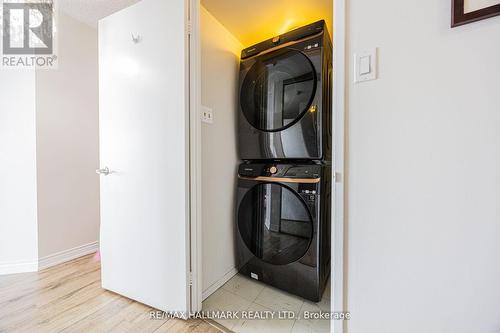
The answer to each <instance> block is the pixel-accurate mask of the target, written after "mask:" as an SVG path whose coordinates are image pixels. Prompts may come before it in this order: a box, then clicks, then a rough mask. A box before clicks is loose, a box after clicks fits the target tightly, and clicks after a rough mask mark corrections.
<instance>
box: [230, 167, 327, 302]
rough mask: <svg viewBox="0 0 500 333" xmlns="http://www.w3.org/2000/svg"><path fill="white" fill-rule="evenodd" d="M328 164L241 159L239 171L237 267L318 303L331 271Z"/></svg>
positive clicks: (245, 273) (242, 272)
mask: <svg viewBox="0 0 500 333" xmlns="http://www.w3.org/2000/svg"><path fill="white" fill-rule="evenodd" d="M331 172H332V170H331V167H330V166H328V165H321V164H274V163H267V164H256V163H248V162H247V163H243V164H241V165H240V167H239V171H238V193H237V213H236V215H237V216H236V221H237V222H236V224H237V228H236V230H237V232H236V233H237V235H236V250H237V251H236V252H237V256H236V257H237V264H238V268H239V272H240V273H241V274H244V275H247V276H249V277H251V278H253V279H256V280H259V281H262V282H264V283H267V284H269V285H272V286H274V287H276V288H279V289H282V290H285V291H287V292H290V293H292V294H296V295H298V296H301V297H303V298H306V299H308V300H311V301H313V302H319V301H320V300H321V296H322V294H323V291H324V288H325V285H326V282H327V279H328V276H329V274H330V247H331V246H330V230H331V226H330V225H331V222H330V220H331V211H330V207H331V205H330V201H331V199H332V198H331V186H332V183H331V180H332V176H331Z"/></svg>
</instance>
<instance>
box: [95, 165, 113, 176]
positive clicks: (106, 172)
mask: <svg viewBox="0 0 500 333" xmlns="http://www.w3.org/2000/svg"><path fill="white" fill-rule="evenodd" d="M95 172H96V173H97V174H98V175H105V176H108V175H109V174H110V173H111V171H110V170H109V168H108V167H105V168H104V169H97V170H96V171H95Z"/></svg>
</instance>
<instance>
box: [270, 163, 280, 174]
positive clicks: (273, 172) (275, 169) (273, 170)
mask: <svg viewBox="0 0 500 333" xmlns="http://www.w3.org/2000/svg"><path fill="white" fill-rule="evenodd" d="M269 172H270V173H271V175H274V174H275V173H276V172H278V168H277V167H276V166H274V165H273V166H272V167H270V168H269Z"/></svg>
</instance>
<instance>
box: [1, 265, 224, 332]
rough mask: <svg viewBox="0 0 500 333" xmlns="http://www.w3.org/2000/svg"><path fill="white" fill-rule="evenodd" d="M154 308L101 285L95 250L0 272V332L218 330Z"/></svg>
mask: <svg viewBox="0 0 500 333" xmlns="http://www.w3.org/2000/svg"><path fill="white" fill-rule="evenodd" d="M151 310H152V309H151V308H150V307H148V306H145V305H143V304H140V303H137V302H134V301H131V300H130V299H127V298H124V297H122V296H119V295H117V294H115V293H112V292H109V291H106V290H104V289H102V288H101V281H100V263H99V261H97V260H95V259H94V257H93V255H88V256H85V257H82V258H79V259H75V260H73V261H70V262H67V263H64V264H61V265H58V266H54V267H51V268H49V269H46V270H43V271H41V272H38V273H26V274H15V275H7V276H0V332H1V333H4V332H37V333H38V332H50V333H52V332H85V333H87V332H134V333H135V332H141V333H142V332H186V333H187V332H200V333H201V332H203V333H205V332H207V333H215V332H220V331H219V330H218V329H217V328H215V327H214V326H212V325H211V324H210V323H208V322H206V321H202V320H189V321H184V320H179V319H165V320H152V319H150V311H151Z"/></svg>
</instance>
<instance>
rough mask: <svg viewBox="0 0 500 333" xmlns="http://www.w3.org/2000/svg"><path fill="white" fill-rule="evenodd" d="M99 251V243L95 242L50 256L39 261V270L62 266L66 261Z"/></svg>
mask: <svg viewBox="0 0 500 333" xmlns="http://www.w3.org/2000/svg"><path fill="white" fill-rule="evenodd" d="M97 250H99V242H93V243H89V244H85V245H81V246H77V247H74V248H72V249H69V250H64V251H61V252H58V253H54V254H51V255H48V256H46V257H43V258H40V259H39V260H38V270H42V269H46V268H49V267H52V266H55V265H58V264H62V263H63V262H66V261H70V260H73V259H76V258H80V257H82V256H84V255H87V254H91V253H94V252H97Z"/></svg>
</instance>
